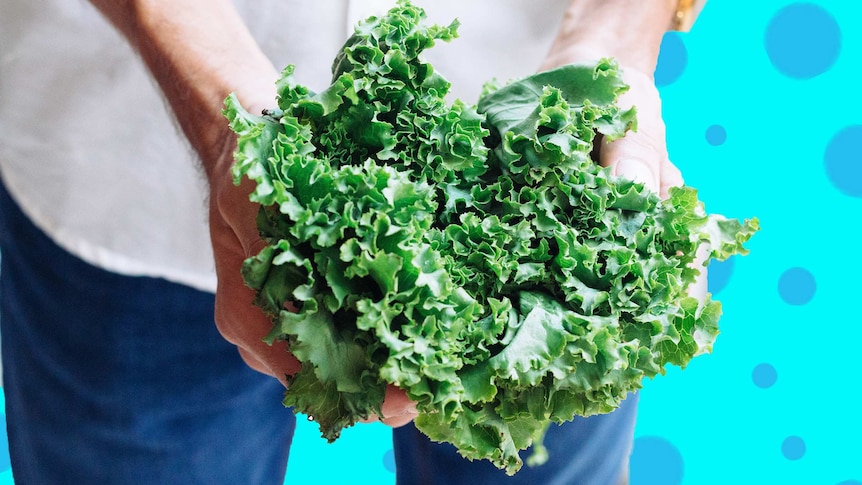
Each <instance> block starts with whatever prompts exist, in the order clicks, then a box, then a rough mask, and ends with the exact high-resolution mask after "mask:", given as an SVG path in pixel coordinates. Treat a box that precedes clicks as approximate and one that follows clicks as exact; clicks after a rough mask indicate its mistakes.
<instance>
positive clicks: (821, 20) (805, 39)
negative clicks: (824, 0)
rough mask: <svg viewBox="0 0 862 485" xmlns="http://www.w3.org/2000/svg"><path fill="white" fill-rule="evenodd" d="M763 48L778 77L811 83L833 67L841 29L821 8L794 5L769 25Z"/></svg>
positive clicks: (839, 44) (833, 18)
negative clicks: (810, 81)
mask: <svg viewBox="0 0 862 485" xmlns="http://www.w3.org/2000/svg"><path fill="white" fill-rule="evenodd" d="M764 44H765V47H766V53H767V55H769V60H770V61H771V62H772V65H773V66H774V67H775V68H776V69H777V70H778V71H779V72H780V73H781V74H784V75H785V76H788V77H791V78H793V79H810V78H813V77H815V76H818V75H820V74H823V73H824V72H826V71H827V70H829V68H830V67H832V64H834V63H835V60H836V59H837V58H838V54H839V52H840V51H841V28H840V27H839V26H838V22H837V21H836V20H835V17H833V16H832V14H830V13H829V12H828V11H827V10H826V9H824V8H823V7H821V6H819V5H815V4H812V3H806V2H799V3H793V4H790V5H788V6H786V7H784V8H782V9H781V10H779V11H778V12H777V13H776V14H775V16H773V17H772V19H771V20H770V21H769V25H768V26H767V27H766V37H765V39H764Z"/></svg>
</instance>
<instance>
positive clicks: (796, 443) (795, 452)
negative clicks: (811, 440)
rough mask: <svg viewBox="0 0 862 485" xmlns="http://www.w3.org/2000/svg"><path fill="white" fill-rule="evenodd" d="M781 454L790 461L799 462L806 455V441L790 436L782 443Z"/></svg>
mask: <svg viewBox="0 0 862 485" xmlns="http://www.w3.org/2000/svg"><path fill="white" fill-rule="evenodd" d="M781 454H782V455H784V458H787V459H788V460H798V459H800V458H802V457H803V456H804V455H805V441H803V440H802V438H800V437H799V436H789V437H787V438H786V439H785V440H784V442H783V443H781Z"/></svg>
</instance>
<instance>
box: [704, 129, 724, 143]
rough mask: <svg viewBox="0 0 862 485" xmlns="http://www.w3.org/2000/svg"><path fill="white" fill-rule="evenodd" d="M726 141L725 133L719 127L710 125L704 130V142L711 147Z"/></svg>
mask: <svg viewBox="0 0 862 485" xmlns="http://www.w3.org/2000/svg"><path fill="white" fill-rule="evenodd" d="M725 140H727V131H725V129H724V127H723V126H721V125H712V126H710V127H709V128H707V129H706V142H707V143H709V144H710V145H712V146H718V145H721V144H723V143H724V141H725Z"/></svg>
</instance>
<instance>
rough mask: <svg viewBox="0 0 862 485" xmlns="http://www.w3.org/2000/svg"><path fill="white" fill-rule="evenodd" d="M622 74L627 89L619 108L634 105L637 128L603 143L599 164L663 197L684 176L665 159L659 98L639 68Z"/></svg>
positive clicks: (679, 183) (664, 139) (648, 78)
mask: <svg viewBox="0 0 862 485" xmlns="http://www.w3.org/2000/svg"><path fill="white" fill-rule="evenodd" d="M623 77H624V79H625V81H626V82H627V83H628V84H629V86H630V89H629V90H628V91H627V92H626V93H624V94H623V95H622V96H621V97H620V100H619V103H620V107H621V108H622V109H628V108H630V107H632V106H634V107H635V109H636V110H637V120H638V128H637V131H633V132H629V133H627V134H626V136H625V137H623V138H621V139H619V140H615V141H613V142H610V143H607V144H605V145H604V146H602V147H601V149H600V151H599V163H600V164H601V165H602V166H605V167H611V174H613V175H618V176H622V177H626V178H629V179H631V180H634V181H636V182H640V183H642V184H644V185H646V187H647V188H649V189H650V190H652V191H654V192H657V193H658V194H659V195H660V196H661V197H662V198H666V197H667V195H668V190H669V189H670V187H673V186H679V185H682V184H683V179H682V174H681V173H680V171H679V169H677V168H676V167H675V166H674V165H673V164H672V163H671V162H670V160H669V158H668V152H667V140H666V134H665V125H664V121H663V119H662V111H661V97H660V95H659V92H658V89H656V87H655V83H654V82H653V80H652V79H651V78H650V77H649V76H647V75H645V74H643V73H641V72H640V71H637V70H627V71H625V72H624V74H623Z"/></svg>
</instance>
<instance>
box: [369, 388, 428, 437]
mask: <svg viewBox="0 0 862 485" xmlns="http://www.w3.org/2000/svg"><path fill="white" fill-rule="evenodd" d="M381 412H382V414H383V417H382V418H381V417H380V416H372V417H370V418H369V419H366V420H364V421H363V422H365V423H373V422H377V421H380V422H381V423H383V424H385V425H387V426H391V427H393V428H398V427H400V426H404V425H405V424H407V423H409V422H410V421H413V419H414V418H416V416H418V415H419V412H418V411H417V410H416V403H415V402H413V401H411V400H410V398H409V397H407V393H406V392H404V391H403V390H402V389H399V388H398V387H396V386H393V385H392V384H389V385H387V386H386V397H385V398H384V399H383V406H382V407H381Z"/></svg>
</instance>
